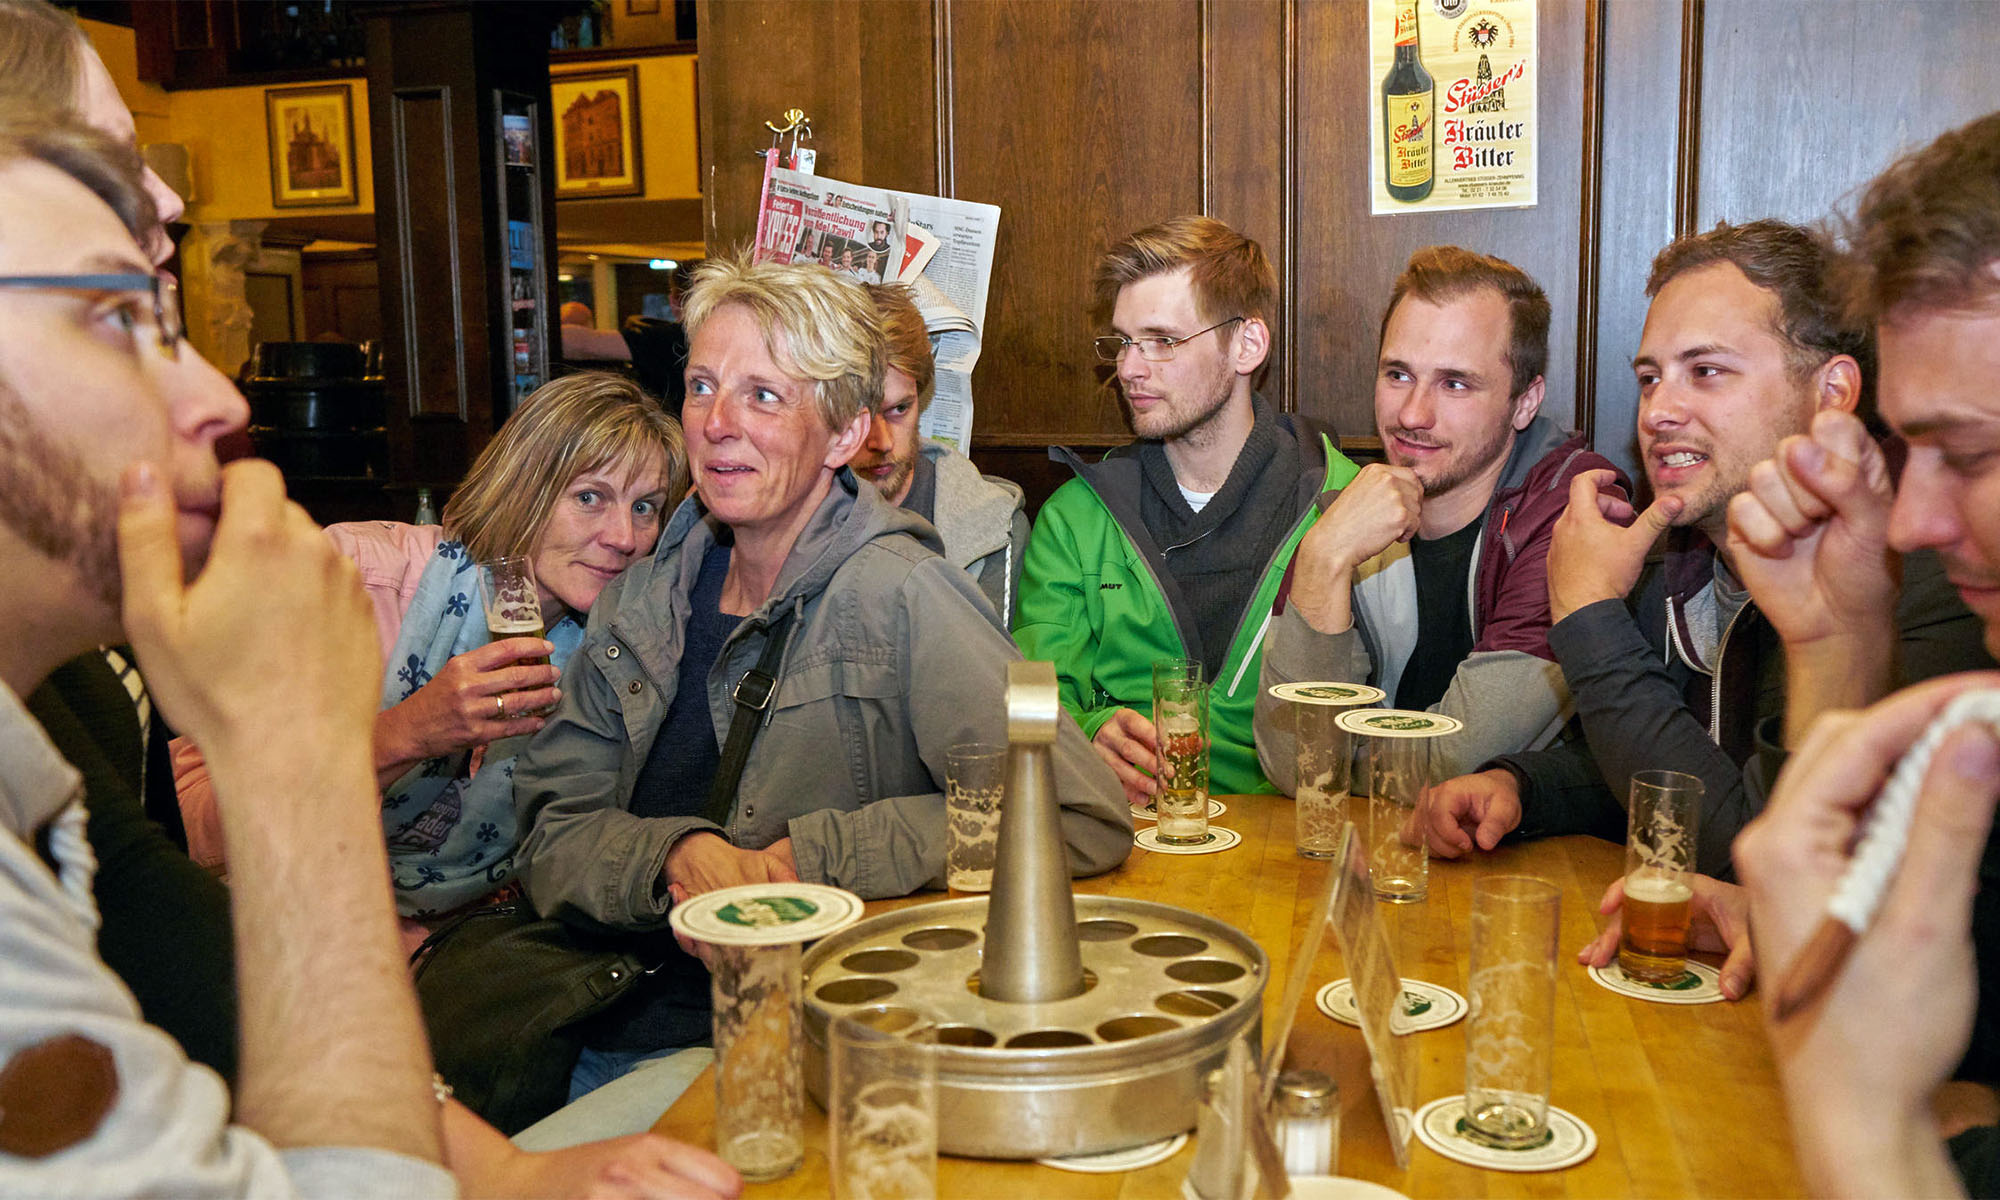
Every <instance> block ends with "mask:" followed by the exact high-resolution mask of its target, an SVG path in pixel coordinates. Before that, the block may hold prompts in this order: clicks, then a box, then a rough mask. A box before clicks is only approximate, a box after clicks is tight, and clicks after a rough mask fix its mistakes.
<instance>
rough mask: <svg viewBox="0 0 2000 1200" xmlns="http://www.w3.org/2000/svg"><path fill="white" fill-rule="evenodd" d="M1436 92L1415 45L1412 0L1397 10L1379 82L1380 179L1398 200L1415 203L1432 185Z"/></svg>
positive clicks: (1404, 1)
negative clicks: (1388, 60) (1391, 51)
mask: <svg viewBox="0 0 2000 1200" xmlns="http://www.w3.org/2000/svg"><path fill="white" fill-rule="evenodd" d="M1436 120H1437V92H1436V89H1435V86H1434V85H1433V83H1432V80H1431V73H1430V72H1429V71H1426V70H1424V60H1423V54H1422V51H1421V48H1420V47H1419V46H1418V45H1417V0H1399V3H1398V4H1397V5H1396V61H1395V62H1394V63H1393V64H1391V66H1390V67H1389V73H1388V74H1387V75H1385V76H1383V77H1382V155H1383V159H1384V162H1383V169H1382V179H1383V182H1384V183H1385V184H1386V185H1387V186H1388V189H1389V194H1390V195H1391V196H1393V197H1395V198H1396V199H1398V200H1406V201H1417V200H1422V199H1423V198H1424V197H1426V196H1428V195H1430V194H1431V185H1432V184H1434V183H1435V182H1437V171H1436V166H1437V164H1436V155H1435V150H1436V139H1435V138H1434V137H1433V136H1432V135H1433V134H1434V133H1435V132H1436V128H1435V124H1436Z"/></svg>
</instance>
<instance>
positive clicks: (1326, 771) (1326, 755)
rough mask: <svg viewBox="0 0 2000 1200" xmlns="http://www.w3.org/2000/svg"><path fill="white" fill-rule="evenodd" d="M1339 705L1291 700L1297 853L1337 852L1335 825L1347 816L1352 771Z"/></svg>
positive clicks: (1329, 854)
mask: <svg viewBox="0 0 2000 1200" xmlns="http://www.w3.org/2000/svg"><path fill="white" fill-rule="evenodd" d="M1344 711H1346V710H1345V709H1341V708H1336V707H1334V706H1332V705H1328V704H1294V705H1292V712H1293V713H1294V714H1295V715H1296V716H1297V717H1298V722H1299V725H1298V729H1299V748H1298V765H1299V782H1298V795H1297V798H1296V804H1295V805H1294V808H1293V821H1294V824H1295V826H1296V831H1295V839H1296V845H1297V848H1298V852H1299V857H1301V858H1332V857H1333V856H1334V855H1336V854H1338V853H1340V830H1341V827H1342V826H1344V825H1345V824H1346V823H1347V820H1348V816H1347V801H1348V788H1349V785H1350V783H1351V782H1352V780H1353V776H1354V735H1352V734H1350V733H1348V732H1347V731H1346V730H1345V729H1342V728H1341V727H1340V725H1339V724H1338V722H1339V720H1340V714H1341V713H1342V712H1344Z"/></svg>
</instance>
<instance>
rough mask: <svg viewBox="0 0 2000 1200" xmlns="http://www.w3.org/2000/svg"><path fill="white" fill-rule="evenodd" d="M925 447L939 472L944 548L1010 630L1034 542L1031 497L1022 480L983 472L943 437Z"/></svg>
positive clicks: (937, 520)
mask: <svg viewBox="0 0 2000 1200" xmlns="http://www.w3.org/2000/svg"><path fill="white" fill-rule="evenodd" d="M921 452H922V454H923V456H924V457H925V458H926V459H928V460H929V461H930V464H931V467H932V469H933V470H935V471H936V472H937V501H936V510H935V513H934V518H935V521H934V523H935V524H936V525H937V531H938V536H939V537H941V538H943V539H944V549H943V550H942V551H941V553H942V554H943V555H944V557H945V561H946V562H948V563H950V564H951V565H952V566H954V567H960V568H963V569H964V571H965V573H966V574H968V575H970V576H972V578H973V580H974V581H975V582H977V583H978V584H979V590H980V591H982V592H984V593H986V599H987V601H988V602H989V603H991V604H992V605H993V611H994V612H996V613H998V614H1000V618H1001V623H1000V624H1001V631H1002V632H1005V631H1006V630H1008V629H1010V628H1012V626H1013V623H1014V595H1015V593H1016V592H1017V591H1018V590H1019V587H1020V582H1021V552H1022V551H1023V550H1025V549H1026V548H1027V545H1028V512H1027V501H1026V500H1025V499H1024V498H1023V496H1022V495H1021V488H1020V485H1019V484H1017V483H1015V482H1014V481H1013V480H1011V479H1002V478H1000V477H999V476H998V475H981V474H980V473H979V468H978V467H976V466H974V465H972V460H971V459H969V458H967V457H965V455H963V454H960V453H959V452H958V451H956V450H954V449H952V448H951V447H950V446H947V445H945V444H944V443H943V442H934V441H931V440H929V439H925V441H924V443H923V447H922V451H921Z"/></svg>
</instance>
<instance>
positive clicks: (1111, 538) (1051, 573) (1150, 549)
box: [1014, 413, 1360, 794]
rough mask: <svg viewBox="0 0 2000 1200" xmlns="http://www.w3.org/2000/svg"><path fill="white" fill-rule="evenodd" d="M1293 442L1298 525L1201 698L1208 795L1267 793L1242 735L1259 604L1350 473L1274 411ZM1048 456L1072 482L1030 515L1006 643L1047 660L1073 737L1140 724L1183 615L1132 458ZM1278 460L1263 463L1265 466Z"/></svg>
mask: <svg viewBox="0 0 2000 1200" xmlns="http://www.w3.org/2000/svg"><path fill="white" fill-rule="evenodd" d="M1278 420H1279V421H1280V422H1282V423H1283V424H1285V425H1286V426H1287V427H1288V428H1289V429H1290V430H1291V432H1292V434H1293V435H1294V437H1295V439H1296V440H1297V442H1298V446H1299V452H1298V456H1297V459H1296V462H1295V464H1294V466H1295V469H1296V470H1297V471H1298V480H1299V482H1298V488H1297V490H1296V491H1295V492H1294V494H1293V497H1294V499H1293V506H1294V509H1295V510H1296V511H1297V513H1298V519H1297V521H1295V522H1294V523H1293V525H1292V528H1291V530H1290V532H1288V533H1287V534H1286V535H1285V538H1284V541H1282V542H1281V543H1279V546H1278V550H1277V552H1276V553H1275V554H1273V555H1272V556H1271V561H1270V562H1269V563H1268V564H1266V565H1265V567H1264V571H1263V574H1262V575H1260V576H1259V577H1258V582H1257V590H1256V592H1255V593H1254V594H1253V595H1252V596H1251V597H1250V602H1249V603H1248V604H1247V605H1245V606H1244V609H1243V616H1242V617H1241V618H1240V619H1238V621H1237V624H1236V633H1235V636H1234V637H1232V638H1231V639H1230V643H1229V657H1228V658H1227V659H1226V660H1225V662H1224V664H1223V669H1222V671H1221V672H1220V674H1219V675H1218V676H1217V678H1216V679H1215V680H1213V688H1212V691H1211V694H1210V697H1209V716H1208V721H1209V741H1210V751H1209V772H1208V778H1209V790H1210V791H1212V792H1216V793H1220V794H1230V793H1240V792H1270V791H1275V790H1276V789H1275V788H1274V787H1273V786H1272V785H1271V782H1270V780H1268V779H1266V778H1265V777H1264V772H1263V770H1262V769H1261V768H1260V767H1259V766H1258V765H1257V747H1256V740H1255V738H1254V737H1253V735H1252V732H1251V721H1252V716H1253V714H1254V712H1255V709H1256V701H1257V688H1258V678H1259V674H1260V670H1259V668H1260V665H1261V663H1262V661H1263V647H1264V638H1265V634H1266V631H1267V630H1268V629H1269V627H1270V623H1271V603H1272V600H1273V599H1274V597H1276V595H1277V592H1278V584H1279V581H1280V580H1281V579H1282V578H1283V577H1284V573H1285V567H1286V565H1287V564H1288V563H1290V562H1291V560H1292V553H1293V551H1294V550H1296V549H1297V548H1298V544H1299V539H1300V538H1302V537H1304V536H1305V532H1306V530H1307V529H1309V528H1311V527H1312V522H1313V517H1314V512H1315V509H1314V505H1313V502H1314V500H1316V499H1317V498H1318V496H1319V494H1320V493H1321V492H1325V491H1329V490H1333V489H1338V488H1343V487H1346V486H1347V484H1348V482H1349V481H1350V480H1352V479H1353V478H1354V475H1355V473H1356V472H1357V471H1359V470H1360V467H1359V466H1357V465H1356V464H1355V463H1354V462H1353V461H1352V460H1350V459H1349V458H1347V456H1345V455H1343V454H1342V453H1340V451H1339V450H1337V449H1335V448H1334V445H1333V441H1332V439H1331V438H1330V437H1329V436H1328V434H1327V432H1326V431H1325V430H1324V429H1322V428H1320V427H1319V426H1317V425H1316V424H1314V423H1312V422H1310V421H1309V420H1306V419H1303V418H1301V417H1299V416H1298V415H1296V414H1290V413H1284V414H1279V416H1278ZM1049 457H1050V458H1051V459H1054V460H1055V461H1057V462H1061V463H1067V464H1068V465H1069V467H1070V468H1071V469H1072V470H1074V471H1075V472H1076V476H1077V477H1076V478H1075V479H1072V480H1070V481H1069V482H1068V483H1065V484H1063V485H1062V486H1061V487H1059V488H1057V489H1056V491H1055V494H1054V495H1052V496H1050V497H1049V500H1048V503H1047V504H1045V505H1043V506H1042V511H1041V513H1040V514H1039V515H1038V516H1037V517H1036V518H1035V529H1034V533H1033V534H1032V535H1031V536H1030V538H1029V540H1028V552H1027V555H1026V557H1025V559H1024V560H1023V563H1022V571H1021V595H1020V599H1019V601H1018V607H1017V609H1016V616H1015V620H1014V641H1015V643H1016V644H1018V645H1019V646H1020V647H1021V653H1022V655H1024V656H1025V657H1027V658H1030V659H1036V660H1044V661H1049V662H1053V663H1054V664H1055V667H1056V678H1057V682H1058V683H1059V684H1060V685H1061V689H1062V702H1063V707H1064V708H1066V709H1068V710H1069V713H1070V715H1071V716H1073V717H1075V718H1076V721H1077V724H1078V725H1080V726H1082V727H1083V734H1084V736H1085V737H1096V736H1097V730H1098V728H1099V727H1100V726H1102V725H1103V724H1104V722H1106V721H1108V720H1110V719H1111V714H1112V712H1113V711H1114V710H1116V709H1119V708H1130V709H1132V710H1133V711H1135V712H1138V713H1140V714H1142V715H1144V716H1146V717H1147V718H1148V719H1149V720H1150V719H1151V716H1152V708H1153V663H1154V661H1156V660H1158V659H1162V658H1186V657H1188V656H1189V655H1188V651H1187V646H1188V645H1190V644H1191V643H1192V641H1193V639H1192V638H1191V637H1189V636H1188V634H1187V632H1186V631H1188V630H1190V629H1191V628H1192V622H1193V620H1194V618H1193V615H1192V614H1189V613H1183V612H1181V611H1179V610H1177V609H1176V607H1175V605H1174V604H1173V602H1172V601H1171V600H1170V599H1169V597H1170V596H1172V595H1174V594H1176V592H1175V589H1173V588H1172V587H1171V585H1170V581H1169V583H1168V584H1164V585H1163V583H1162V581H1161V578H1160V575H1159V573H1158V572H1157V571H1156V570H1155V569H1154V567H1153V564H1154V563H1155V562H1157V561H1159V557H1160V555H1159V553H1158V549H1157V547H1156V546H1155V545H1154V542H1153V538H1152V535H1150V534H1149V533H1147V532H1146V527H1145V524H1144V523H1143V522H1142V521H1141V520H1140V519H1139V489H1140V488H1141V487H1142V486H1144V483H1143V480H1142V479H1141V476H1140V472H1139V460H1138V458H1137V457H1136V456H1133V455H1130V454H1129V453H1126V452H1123V451H1122V450H1120V451H1113V452H1112V453H1111V454H1110V455H1108V456H1107V457H1106V458H1105V459H1104V461H1102V462H1099V463H1086V462H1084V461H1083V460H1082V459H1081V458H1079V457H1077V455H1076V454H1075V453H1073V452H1072V451H1069V450H1066V449H1063V448H1060V447H1057V448H1054V449H1051V450H1050V451H1049ZM1281 465H1282V464H1280V463H1277V462H1274V463H1273V464H1272V466H1271V469H1272V470H1277V469H1279V468H1280V466H1281Z"/></svg>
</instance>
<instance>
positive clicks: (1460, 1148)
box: [1417, 1096, 1597, 1171]
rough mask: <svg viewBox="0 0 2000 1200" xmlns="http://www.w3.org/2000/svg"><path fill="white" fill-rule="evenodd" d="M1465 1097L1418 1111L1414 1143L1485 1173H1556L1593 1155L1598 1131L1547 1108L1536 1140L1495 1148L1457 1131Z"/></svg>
mask: <svg viewBox="0 0 2000 1200" xmlns="http://www.w3.org/2000/svg"><path fill="white" fill-rule="evenodd" d="M1464 1117H1465V1097H1464V1096H1445V1097H1442V1098H1441V1099H1437V1100H1433V1101H1431V1102H1430V1103H1429V1104H1426V1105H1424V1106H1423V1107H1422V1108H1420V1109H1418V1110H1417V1140H1418V1141H1420V1142H1422V1143H1423V1144H1424V1145H1426V1146H1429V1147H1430V1148H1431V1149H1433V1150H1435V1151H1437V1152H1438V1153H1439V1154H1442V1155H1444V1156H1445V1157H1446V1158H1448V1159H1451V1160H1452V1161H1453V1162H1462V1163H1465V1164H1466V1165H1468V1166H1473V1167H1484V1168H1486V1169H1487V1170H1489V1171H1560V1170H1562V1169H1563V1168H1564V1167H1573V1166H1575V1165H1576V1164H1578V1163H1580V1162H1582V1161H1583V1160H1584V1159H1586V1158H1589V1157H1590V1156H1591V1155H1593V1154H1595V1153H1597V1133H1596V1131H1595V1130H1593V1129H1591V1127H1590V1126H1588V1125H1586V1124H1584V1123H1583V1120H1582V1119H1581V1118H1580V1117H1578V1116H1577V1115H1576V1114H1574V1113H1571V1112H1565V1111H1564V1110H1562V1109H1560V1108H1557V1107H1556V1106H1555V1105H1553V1104H1551V1105H1549V1129H1548V1132H1547V1133H1546V1134H1544V1135H1543V1136H1542V1140H1541V1141H1539V1142H1535V1143H1531V1144H1529V1145H1527V1146H1523V1147H1521V1148H1520V1149H1518V1150H1498V1149H1495V1148H1494V1147H1492V1146H1488V1145H1486V1144H1485V1143H1483V1142H1475V1141H1473V1140H1472V1139H1471V1138H1469V1137H1467V1136H1465V1134H1464V1133H1463V1132H1461V1129H1462V1127H1463V1126H1464V1124H1465V1121H1464Z"/></svg>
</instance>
